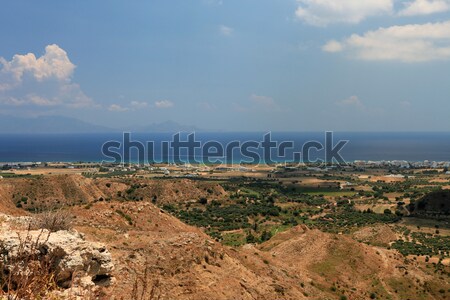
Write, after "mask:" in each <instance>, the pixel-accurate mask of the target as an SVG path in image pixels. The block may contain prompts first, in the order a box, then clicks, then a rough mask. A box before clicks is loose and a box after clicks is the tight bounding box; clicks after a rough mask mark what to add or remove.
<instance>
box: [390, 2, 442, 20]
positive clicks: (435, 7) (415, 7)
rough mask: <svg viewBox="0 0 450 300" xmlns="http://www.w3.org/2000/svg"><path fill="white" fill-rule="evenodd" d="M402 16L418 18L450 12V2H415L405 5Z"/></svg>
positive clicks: (401, 12) (400, 13)
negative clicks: (419, 16)
mask: <svg viewBox="0 0 450 300" xmlns="http://www.w3.org/2000/svg"><path fill="white" fill-rule="evenodd" d="M404 6H405V7H404V9H402V10H401V11H400V12H399V15H400V16H418V15H431V14H435V13H442V12H446V11H449V10H450V1H449V0H414V1H410V2H406V3H404Z"/></svg>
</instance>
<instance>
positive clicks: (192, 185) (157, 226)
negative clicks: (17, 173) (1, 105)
mask: <svg viewBox="0 0 450 300" xmlns="http://www.w3.org/2000/svg"><path fill="white" fill-rule="evenodd" d="M207 196H208V197H209V198H211V197H218V198H219V197H225V196H226V192H225V191H224V190H223V189H222V187H221V186H220V185H218V184H217V183H211V182H209V183H208V182H199V181H188V180H149V179H129V178H128V179H110V178H100V179H90V178H84V177H82V176H64V175H63V176H45V177H38V178H27V179H25V178H11V179H4V180H2V181H1V182H0V197H1V202H0V203H1V209H2V210H4V211H5V212H10V213H16V214H17V213H22V214H26V213H28V214H29V212H27V211H26V210H24V208H26V209H31V208H33V207H39V206H43V207H44V208H46V207H47V208H48V207H64V210H67V211H68V212H69V213H70V214H72V215H73V216H74V227H75V229H77V230H78V231H79V232H81V233H83V234H84V235H85V237H86V239H87V240H88V241H95V242H100V243H102V244H105V245H106V247H107V249H108V250H109V251H110V252H111V254H112V257H113V261H114V265H115V269H114V271H113V273H112V275H113V276H114V278H115V283H114V284H113V285H112V286H109V287H98V290H97V291H96V294H97V296H98V299H186V300H187V299H192V300H202V299H204V300H206V299H396V300H397V299H398V300H406V299H411V300H413V299H414V300H416V299H446V298H445V297H446V291H447V290H448V289H450V285H449V284H448V282H447V281H448V278H444V277H442V275H438V274H435V273H434V272H433V271H434V270H433V269H431V268H430V269H427V268H425V267H423V266H420V264H419V263H418V262H417V261H415V260H412V259H406V258H405V257H404V256H402V255H401V254H400V253H399V252H397V251H396V250H388V249H386V248H382V247H375V246H370V245H367V244H364V243H361V242H359V241H358V240H365V239H369V240H371V241H372V240H373V239H375V240H376V241H378V240H379V242H380V244H387V243H389V240H391V239H395V238H396V236H395V233H393V232H392V231H390V229H389V227H388V226H387V225H386V226H382V227H380V228H375V229H373V230H370V229H362V230H360V231H358V232H356V233H355V234H354V235H353V236H350V235H340V234H331V233H324V232H322V231H319V230H317V229H313V230H311V229H309V228H308V227H306V226H304V225H299V226H296V227H293V228H291V229H290V230H287V231H285V232H282V233H278V234H277V235H275V236H273V237H272V238H271V239H270V240H268V241H266V242H265V243H262V244H260V245H257V246H255V245H251V244H247V245H244V246H242V247H239V248H231V247H227V246H224V245H222V244H221V243H219V242H217V241H214V240H213V239H212V238H211V237H210V236H208V235H206V234H205V233H204V232H203V231H202V230H201V229H199V228H196V227H192V226H189V225H186V224H184V223H183V222H181V221H180V220H178V219H177V218H175V217H174V216H172V215H170V214H168V213H167V212H165V211H164V210H162V209H161V208H159V207H158V206H157V205H158V204H165V203H172V202H174V201H190V200H197V199H199V198H200V197H207ZM24 197H26V198H27V200H26V201H25V200H23V198H24ZM141 198H142V199H141ZM18 199H21V200H20V201H17V200H18ZM18 203H20V204H21V205H20V206H19V205H17V204H18ZM16 206H19V207H16ZM368 228H369V227H368ZM385 236H389V238H387V239H385V238H384V237H385ZM374 244H375V243H374ZM443 288H445V289H443ZM442 291H444V293H442ZM140 295H144V296H145V297H144V298H140Z"/></svg>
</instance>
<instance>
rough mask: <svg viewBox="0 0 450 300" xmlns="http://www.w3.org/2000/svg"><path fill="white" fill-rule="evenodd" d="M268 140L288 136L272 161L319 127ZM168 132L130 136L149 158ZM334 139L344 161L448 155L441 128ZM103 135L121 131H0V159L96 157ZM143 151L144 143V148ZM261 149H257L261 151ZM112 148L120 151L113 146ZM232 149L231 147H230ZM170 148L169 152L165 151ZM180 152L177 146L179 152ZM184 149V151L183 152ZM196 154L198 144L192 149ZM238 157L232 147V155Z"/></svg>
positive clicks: (223, 137)
mask: <svg viewBox="0 0 450 300" xmlns="http://www.w3.org/2000/svg"><path fill="white" fill-rule="evenodd" d="M264 134H265V133H232V132H226V133H224V132H221V133H212V132H208V133H206V132H198V133H196V134H195V140H196V141H199V142H200V143H201V144H202V145H203V144H204V143H206V142H207V141H217V142H219V143H221V144H222V145H224V147H225V145H226V144H228V143H229V142H231V141H240V142H245V141H256V142H259V141H262V140H263V136H264ZM271 135H272V136H271V137H272V140H274V141H277V142H278V143H280V142H286V141H292V143H293V145H294V146H293V148H292V149H288V150H287V151H286V153H287V154H286V155H285V156H283V157H280V156H278V155H277V151H274V158H273V160H275V161H279V162H282V161H285V160H288V159H287V158H286V157H290V155H291V154H292V153H293V152H299V151H301V150H302V145H303V144H304V143H306V142H308V141H318V142H320V143H324V140H325V133H324V132H307V133H305V132H298V133H295V132H273V133H271ZM172 137H173V134H169V133H131V140H133V141H140V142H143V143H147V142H149V141H150V142H153V143H154V145H155V146H154V149H155V150H154V159H155V160H156V161H159V160H163V156H164V155H162V151H161V142H163V141H168V142H170V141H172ZM186 138H187V133H185V134H182V136H181V141H183V140H186ZM333 139H334V143H337V142H338V141H339V140H348V143H347V144H346V145H345V147H344V148H343V149H342V151H341V152H340V154H341V156H342V157H343V158H344V160H345V161H347V162H351V161H355V160H377V161H379V160H407V161H411V162H414V161H423V160H429V161H450V133H444V132H435V133H430V132H426V133H423V132H420V133H419V132H415V133H404V132H401V133H400V132H397V133H395V132H394V133H393V132H389V133H383V132H376V133H375V132H371V133H360V132H358V133H355V132H335V133H334V137H333ZM108 141H118V142H122V141H123V135H122V133H101V134H100V133H99V134H1V135H0V162H78V161H83V162H100V161H104V160H111V158H109V159H108V157H106V156H105V155H104V154H103V153H102V145H103V144H104V143H106V142H108ZM146 151H147V149H146ZM260 151H261V149H258V150H256V152H258V153H260ZM117 152H120V151H119V150H117ZM312 152H313V154H312V156H314V157H318V158H320V157H321V155H322V153H321V152H323V150H321V151H314V150H313V151H312ZM234 153H236V151H235V152H234ZM170 155H171V154H169V156H170ZM183 155H184V152H183V151H182V152H181V156H180V157H182V158H183ZM186 155H187V154H186ZM194 156H195V157H201V156H202V152H201V150H197V151H196V152H195V155H194ZM241 159H242V154H239V153H236V154H235V155H234V156H233V160H234V161H238V160H241ZM131 160H132V161H138V160H139V159H138V156H137V152H136V151H135V150H131Z"/></svg>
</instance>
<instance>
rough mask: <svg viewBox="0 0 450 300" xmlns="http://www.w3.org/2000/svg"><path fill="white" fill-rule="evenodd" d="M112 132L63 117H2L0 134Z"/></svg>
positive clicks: (109, 129) (0, 119) (0, 117)
mask: <svg viewBox="0 0 450 300" xmlns="http://www.w3.org/2000/svg"><path fill="white" fill-rule="evenodd" d="M112 131H115V130H113V129H111V128H107V127H103V126H99V125H93V124H90V123H87V122H84V121H80V120H77V119H74V118H69V117H63V116H40V117H36V118H25V117H13V116H5V115H2V116H0V133H94V132H112Z"/></svg>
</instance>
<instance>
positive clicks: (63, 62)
mask: <svg viewBox="0 0 450 300" xmlns="http://www.w3.org/2000/svg"><path fill="white" fill-rule="evenodd" d="M74 70H75V65H74V64H73V63H72V62H71V61H70V59H69V57H68V55H67V53H66V51H64V50H63V49H61V48H60V47H59V46H58V45H55V44H53V45H48V46H47V47H45V52H44V54H43V55H42V56H40V57H36V56H35V55H34V54H33V53H28V54H24V55H21V54H16V55H14V56H13V58H12V59H11V60H10V61H8V60H6V59H5V58H3V57H0V103H1V104H4V105H14V106H20V105H33V106H57V105H65V106H70V107H74V108H78V107H86V106H93V105H94V103H93V101H92V99H90V98H89V97H87V96H86V95H85V94H84V93H83V91H82V90H81V88H80V86H79V85H78V84H76V83H74V82H72V75H73V73H74Z"/></svg>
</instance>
